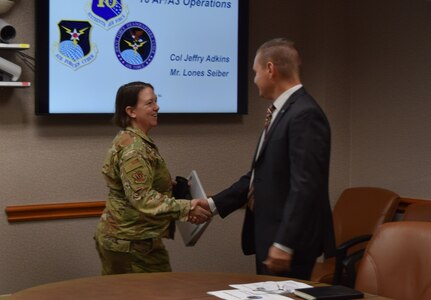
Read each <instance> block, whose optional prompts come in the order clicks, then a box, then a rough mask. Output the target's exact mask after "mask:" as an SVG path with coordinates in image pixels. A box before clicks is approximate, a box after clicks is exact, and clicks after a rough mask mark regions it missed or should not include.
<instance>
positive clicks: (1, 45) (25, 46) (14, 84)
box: [0, 43, 31, 87]
mask: <svg viewBox="0 0 431 300" xmlns="http://www.w3.org/2000/svg"><path fill="white" fill-rule="evenodd" d="M29 48H30V44H6V43H0V50H2V49H4V50H25V49H29ZM30 86H31V82H28V81H0V87H30Z"/></svg>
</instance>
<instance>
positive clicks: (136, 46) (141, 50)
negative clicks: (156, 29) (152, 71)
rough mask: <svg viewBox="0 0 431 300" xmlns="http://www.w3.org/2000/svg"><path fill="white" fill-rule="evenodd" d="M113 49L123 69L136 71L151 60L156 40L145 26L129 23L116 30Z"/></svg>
mask: <svg viewBox="0 0 431 300" xmlns="http://www.w3.org/2000/svg"><path fill="white" fill-rule="evenodd" d="M114 47H115V53H116V55H117V58H118V60H119V61H120V62H121V63H122V64H123V65H124V66H125V67H127V68H129V69H132V70H138V69H142V68H145V67H146V66H148V64H149V63H150V62H151V61H152V60H153V58H154V54H155V52H156V39H155V38H154V34H153V32H152V31H151V29H150V28H148V27H147V26H146V25H145V24H142V23H140V22H130V23H127V24H125V25H123V26H122V27H121V28H120V29H119V30H118V33H117V35H116V37H115V42H114Z"/></svg>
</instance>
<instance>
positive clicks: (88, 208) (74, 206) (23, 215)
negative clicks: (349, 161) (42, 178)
mask: <svg viewBox="0 0 431 300" xmlns="http://www.w3.org/2000/svg"><path fill="white" fill-rule="evenodd" d="M412 203H431V201H430V200H425V199H414V198H404V197H401V199H400V203H399V204H398V208H397V213H404V212H405V210H406V208H407V206H409V205H410V204H412ZM104 209H105V201H91V202H67V203H51V204H32V205H17V206H7V207H6V209H5V212H6V215H7V220H8V222H9V223H14V222H27V221H43V220H55V219H75V218H88V217H100V215H101V214H102V212H103V210H104Z"/></svg>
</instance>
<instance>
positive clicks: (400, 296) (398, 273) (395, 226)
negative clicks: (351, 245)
mask: <svg viewBox="0 0 431 300" xmlns="http://www.w3.org/2000/svg"><path fill="white" fill-rule="evenodd" d="M430 253H431V222H408V221H407V222H390V223H386V224H383V225H381V226H380V228H379V229H378V230H377V231H376V233H375V234H374V235H373V237H372V239H371V241H370V242H369V244H368V246H367V249H366V251H365V254H364V257H363V258H362V260H361V262H360V263H359V267H358V275H357V279H356V285H355V288H356V289H358V290H361V291H363V292H367V293H370V294H375V295H379V296H383V297H388V298H391V299H394V300H429V299H431V255H430Z"/></svg>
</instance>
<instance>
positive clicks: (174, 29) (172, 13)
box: [35, 0, 248, 115]
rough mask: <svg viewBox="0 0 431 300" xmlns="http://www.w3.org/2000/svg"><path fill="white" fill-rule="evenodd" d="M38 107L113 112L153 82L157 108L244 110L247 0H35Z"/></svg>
mask: <svg viewBox="0 0 431 300" xmlns="http://www.w3.org/2000/svg"><path fill="white" fill-rule="evenodd" d="M36 10H37V12H36V23H37V24H36V26H37V27H36V30H37V48H36V58H37V60H36V62H37V64H36V76H35V77H36V82H35V85H36V114H38V115H46V114H112V113H113V112H114V103H115V95H116V92H117V89H118V88H119V87H120V86H121V85H123V84H125V83H128V82H131V81H144V82H148V83H151V84H152V85H153V86H154V89H155V93H156V94H157V96H158V103H159V106H160V113H179V114H182V113H191V114H196V113H198V114H199V113H227V114H244V113H247V71H248V70H247V31H248V28H247V14H248V5H247V0H39V1H38V4H37V5H36Z"/></svg>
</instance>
